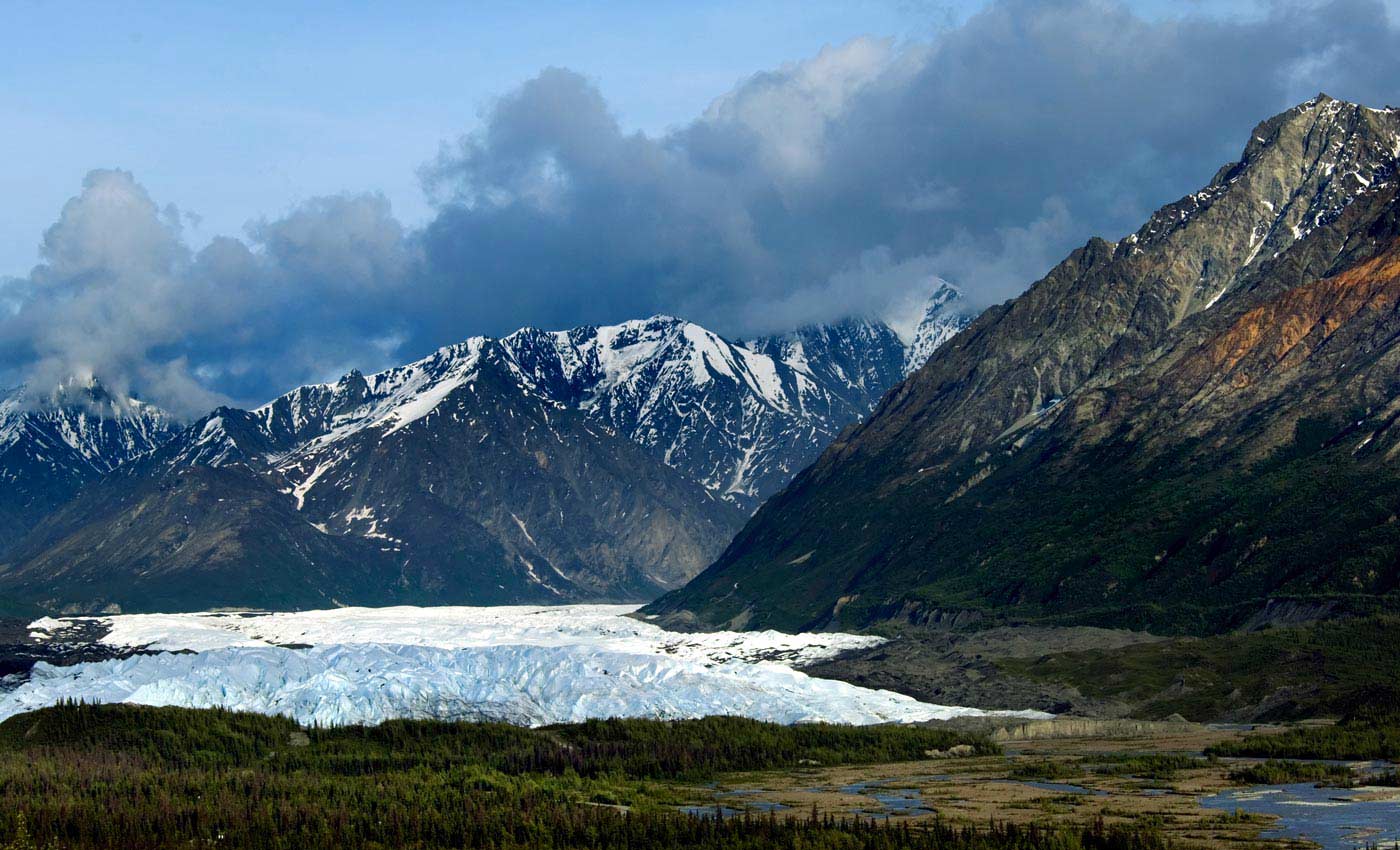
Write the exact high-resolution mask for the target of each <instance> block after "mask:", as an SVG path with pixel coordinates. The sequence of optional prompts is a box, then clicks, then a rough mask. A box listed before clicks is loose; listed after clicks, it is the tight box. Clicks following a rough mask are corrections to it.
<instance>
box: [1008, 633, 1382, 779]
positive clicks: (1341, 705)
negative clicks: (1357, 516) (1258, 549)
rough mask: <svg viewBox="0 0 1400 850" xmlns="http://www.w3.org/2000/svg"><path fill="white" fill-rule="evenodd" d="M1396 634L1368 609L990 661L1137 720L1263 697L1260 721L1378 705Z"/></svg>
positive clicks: (1196, 716)
mask: <svg viewBox="0 0 1400 850" xmlns="http://www.w3.org/2000/svg"><path fill="white" fill-rule="evenodd" d="M1397 641H1400V617H1396V616H1393V615H1378V616H1373V617H1359V618H1353V619H1344V620H1336V621H1332V622H1323V623H1316V624H1312V625H1307V626H1298V627H1292V628H1273V629H1265V630H1263V631H1259V632H1249V633H1238V634H1228V635H1220V636H1217V637H1210V638H1179V639H1175V640H1169V641H1160V642H1154V643H1143V644H1135V645H1133V646H1128V647H1123V648H1121V649H1103V650H1087V651H1082V652H1062V653H1056V654H1053V655H1048V656H1044V657H1041V658H1007V659H1001V660H999V661H998V662H997V664H998V666H999V667H1001V669H1002V670H1004V671H1006V672H1008V673H1012V674H1015V675H1020V676H1026V677H1029V678H1032V679H1039V680H1041V681H1051V682H1061V683H1064V684H1067V685H1072V686H1074V687H1076V688H1078V689H1079V690H1080V691H1081V692H1082V693H1084V694H1085V695H1087V696H1091V697H1096V698H1102V699H1113V700H1119V701H1122V702H1126V703H1129V704H1133V705H1135V706H1137V709H1136V711H1135V714H1137V715H1138V716H1141V717H1147V718H1154V719H1155V718H1162V717H1166V716H1168V715H1170V714H1173V713H1176V714H1181V715H1182V716H1184V717H1186V718H1187V719H1190V720H1199V721H1207V720H1215V719H1217V718H1220V717H1224V716H1229V715H1230V714H1231V713H1232V712H1233V711H1237V710H1240V709H1244V708H1248V707H1250V706H1256V705H1260V704H1267V705H1268V708H1267V710H1266V711H1265V712H1264V715H1263V716H1264V718H1266V719H1279V720H1287V719H1296V718H1302V717H1316V716H1321V715H1328V714H1331V715H1341V714H1347V713H1349V712H1351V711H1353V710H1355V709H1356V708H1357V707H1359V706H1363V705H1367V704H1375V703H1378V702H1380V703H1382V704H1383V701H1384V699H1385V695H1387V694H1393V689H1394V688H1395V683H1396V682H1400V655H1398V654H1396V653H1391V652H1383V651H1379V649H1378V648H1379V647H1386V646H1393V645H1395V643H1396V642H1397ZM1278 694H1286V695H1287V697H1286V698H1278V697H1276V695H1278ZM1264 755H1268V754H1264Z"/></svg>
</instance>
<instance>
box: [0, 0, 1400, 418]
mask: <svg viewBox="0 0 1400 850" xmlns="http://www.w3.org/2000/svg"><path fill="white" fill-rule="evenodd" d="M1397 85H1400V38H1397V32H1396V30H1395V29H1394V28H1393V27H1392V26H1391V25H1390V22H1389V21H1388V20H1387V18H1386V14H1385V11H1384V9H1383V7H1382V6H1381V5H1379V4H1378V3H1374V2H1363V1H1362V0H1338V1H1337V2H1329V3H1317V4H1279V5H1275V6H1271V7H1267V8H1266V9H1265V10H1263V11H1262V12H1261V13H1260V14H1258V15H1253V16H1250V17H1246V18H1239V19H1222V18H1206V17H1187V18H1183V19H1178V20H1173V21H1145V20H1143V19H1141V18H1139V17H1138V16H1136V15H1135V14H1133V13H1132V12H1131V11H1130V10H1129V9H1128V8H1126V7H1125V6H1123V5H1120V4H1116V3H1107V2H1090V1H1088V0H1079V1H1078V2H1070V0H1066V2H1049V3H1047V2H1022V0H1007V2H999V3H995V4H993V5H991V6H990V7H988V8H987V9H986V10H984V11H983V12H981V13H979V14H977V15H975V16H973V17H972V18H970V19H969V20H968V21H967V22H966V23H964V24H962V25H961V26H957V27H953V28H947V29H944V30H942V31H940V33H939V35H938V36H937V37H936V38H935V39H934V40H932V41H930V42H924V43H906V44H897V43H894V42H889V41H880V40H875V39H857V40H854V41H852V42H849V43H847V44H845V45H842V46H839V47H832V48H828V49H826V50H823V51H822V52H821V53H820V54H818V55H817V56H815V57H812V58H810V59H807V60H806V61H803V62H799V63H794V64H792V65H789V66H785V67H782V68H778V69H776V70H771V71H766V72H763V73H759V74H755V75H754V76H753V77H751V78H749V79H747V80H744V81H743V82H741V83H740V84H739V85H737V86H736V87H735V88H734V89H733V90H732V91H730V92H729V93H727V94H725V95H723V96H722V97H720V98H718V99H717V100H716V101H715V102H714V103H713V104H712V105H711V106H710V107H709V108H708V109H707V110H706V112H705V114H703V115H701V116H699V117H698V118H697V119H696V120H695V121H693V122H692V123H690V124H689V125H686V126H683V127H679V128H676V129H674V130H672V131H670V132H668V133H665V134H663V135H660V136H649V135H644V134H640V133H634V132H629V131H627V130H626V129H625V128H623V127H621V126H620V125H619V123H618V121H617V120H616V119H615V118H614V116H613V114H612V112H611V110H610V109H609V107H608V104H607V103H606V101H605V99H604V98H603V96H602V94H601V93H600V92H599V90H598V89H597V87H596V86H595V85H594V84H593V83H591V82H590V81H589V80H588V79H587V78H586V77H584V76H582V75H580V74H577V73H575V72H572V71H569V70H564V69H549V70H546V71H544V72H542V73H541V74H540V75H539V76H537V77H535V78H534V79H532V80H529V81H527V82H526V83H524V84H523V85H522V86H520V87H519V88H518V89H516V90H515V91H513V92H510V93H509V94H507V95H505V96H504V97H502V98H501V99H500V100H499V101H497V102H496V103H494V104H493V105H492V106H491V107H490V108H489V109H488V110H486V111H485V113H484V114H483V115H482V121H481V124H480V127H479V129H478V130H476V131H474V132H473V133H471V134H469V135H467V136H465V137H464V138H462V139H460V140H459V141H457V142H456V143H454V144H452V145H449V146H447V147H445V148H444V150H443V153H442V154H441V156H440V157H439V158H438V159H437V160H436V161H435V162H433V163H431V164H430V165H429V166H427V167H426V168H425V170H424V177H425V183H426V185H427V186H428V188H429V190H430V192H431V194H432V196H433V197H434V198H435V200H436V201H437V203H438V208H437V209H438V211H437V215H436V216H435V218H434V219H433V220H432V221H431V222H430V223H429V224H428V225H427V226H426V227H425V228H423V229H422V230H421V231H418V232H413V233H405V232H404V231H403V229H402V228H401V227H400V225H399V224H398V222H396V221H395V220H394V219H393V217H392V216H391V215H390V212H389V209H388V205H387V203H386V202H385V201H384V200H383V199H382V198H381V197H379V196H375V195H363V196H346V197H336V198H328V199H318V200H315V201H312V202H309V203H308V204H306V205H304V206H303V207H301V208H299V209H297V210H294V211H293V212H291V213H290V214H288V215H287V216H285V217H283V218H281V219H278V220H275V221H265V222H258V223H255V224H253V225H251V226H250V227H249V230H248V233H247V234H246V236H245V238H243V239H241V240H235V239H220V240H215V242H213V243H212V244H210V245H209V246H208V247H207V248H205V249H204V250H202V251H199V252H197V253H193V252H191V251H189V250H188V249H187V248H186V247H185V243H184V241H183V240H182V238H181V233H180V221H181V215H180V213H179V212H178V211H176V210H173V209H170V208H166V209H162V208H160V207H158V205H157V204H156V203H155V202H154V201H152V200H151V199H150V198H149V197H147V195H146V193H145V192H144V190H142V189H141V187H140V186H139V185H138V184H137V183H136V182H135V181H134V180H133V179H132V178H131V176H130V175H127V174H124V173H122V172H94V173H93V175H90V176H89V178H88V181H87V184H86V185H85V188H84V191H83V193H82V194H81V195H80V196H79V197H77V198H75V199H74V200H73V201H72V202H70V203H69V205H68V206H67V207H65V209H64V211H63V214H62V217H61V218H60V220H59V222H58V223H57V224H55V225H54V227H53V228H52V229H50V231H49V232H48V233H47V234H46V236H45V240H44V248H43V257H44V264H43V265H41V266H39V267H38V268H36V269H35V271H34V272H33V273H32V274H31V275H30V276H29V277H27V278H25V279H22V280H17V281H10V282H8V283H7V284H4V285H3V286H0V363H4V364H7V365H8V366H10V367H11V368H12V369H13V370H14V371H16V372H17V373H18V375H19V376H20V377H29V378H31V379H33V380H36V381H38V380H41V379H43V380H49V379H53V378H55V377H56V376H62V375H64V374H74V373H76V374H83V373H84V372H93V373H97V374H98V375H99V376H100V377H103V378H105V379H106V380H108V381H110V382H112V383H115V384H117V385H119V386H121V387H129V388H131V389H134V390H138V391H140V392H142V393H144V394H145V395H147V396H150V397H153V398H155V399H156V400H157V401H161V402H163V403H166V404H173V405H175V406H177V407H179V408H181V409H183V410H187V411H192V410H197V409H199V408H200V407H202V406H207V405H208V404H210V403H212V401H214V400H215V399H217V398H223V397H232V398H235V399H238V400H249V399H252V400H256V399H262V398H265V397H267V396H270V395H271V394H273V393H275V392H277V391H280V390H282V389H285V388H286V387H287V386H289V385H290V384H293V383H296V382H299V381H305V380H308V379H312V378H317V377H323V376H326V375H330V374H333V373H335V372H336V371H338V370H340V369H343V368H348V367H350V366H352V365H353V366H360V367H362V368H364V367H372V366H376V365H380V364H382V363H384V362H387V361H388V360H391V359H395V358H402V357H407V356H411V355H419V354H422V353H425V352H426V351H427V350H429V349H430V348H431V347H433V346H435V345H441V344H445V343H448V342H452V341H456V340H458V339H460V338H462V337H464V336H466V335H468V334H473V333H502V332H506V331H509V330H511V329H513V328H515V327H517V326H520V325H524V324H536V325H542V326H552V327H565V326H571V325H576V324H580V323H588V322H604V321H614V320H619V319H623V318H628V317H633V316H641V315H646V314H649V313H653V312H662V311H664V312H671V313H676V314H680V315H684V316H687V317H689V318H692V319H694V320H696V321H699V322H702V323H705V324H708V325H711V326H713V327H715V328H716V329H718V330H721V331H723V332H726V333H729V334H731V335H742V334H748V333H756V332H762V331H768V330H775V329H780V328H785V327H789V326H791V325H794V324H797V323H800V322H807V321H821V320H825V319H831V318H836V317H840V316H842V315H848V314H851V313H864V312H877V313H880V312H883V313H890V312H892V311H897V310H898V309H900V308H902V307H903V306H904V304H905V302H907V301H908V300H909V295H910V293H911V292H918V291H920V290H921V288H922V287H925V286H927V285H928V281H929V280H930V279H931V278H932V277H933V276H935V275H939V276H942V277H945V278H948V279H950V280H952V281H954V282H956V283H959V284H961V285H963V286H964V288H965V289H967V290H968V292H969V293H970V294H971V295H972V297H973V298H974V299H975V300H977V301H978V302H981V303H991V302H993V301H997V300H1001V299H1004V298H1007V297H1009V296H1011V295H1014V294H1015V293H1016V292H1018V291H1020V290H1021V289H1022V288H1024V287H1025V286H1026V285H1027V284H1029V283H1030V282H1031V281H1033V280H1034V279H1035V278H1037V277H1039V276H1040V275H1041V274H1043V273H1044V272H1045V271H1046V270H1047V269H1048V268H1049V267H1050V266H1051V265H1052V264H1053V263H1054V262H1055V261H1057V260H1058V259H1059V258H1060V257H1062V256H1063V255H1064V254H1065V253H1066V252H1067V251H1068V250H1069V249H1071V248H1072V247H1074V246H1075V245H1078V244H1081V243H1082V242H1083V241H1085V240H1086V239H1087V238H1088V237H1089V236H1091V235H1103V236H1106V237H1108V238H1118V237H1120V236H1122V235H1123V234H1124V233H1126V232H1128V231H1129V230H1131V229H1132V228H1133V227H1135V226H1136V225H1137V224H1138V223H1140V222H1141V221H1142V220H1143V218H1145V216H1146V215H1147V214H1148V213H1149V212H1150V211H1151V210H1152V209H1153V208H1155V207H1156V206H1158V205H1160V204H1162V203H1165V202H1168V201H1171V200H1174V199H1175V198H1176V197H1178V196H1180V195H1182V194H1184V193H1186V192H1189V191H1192V190H1194V189H1195V188H1197V187H1199V186H1200V185H1202V184H1204V183H1205V182H1206V181H1207V180H1208V179H1209V178H1210V176H1211V175H1212V173H1213V172H1214V171H1215V169H1216V168H1218V167H1219V166H1220V165H1221V164H1223V163H1224V162H1226V161H1228V160H1231V159H1233V158H1234V157H1235V156H1237V155H1238V152H1239V150H1240V149H1241V148H1242V147H1243V143H1244V142H1245V140H1246V138H1247V134H1248V131H1249V129H1250V127H1252V126H1253V124H1255V123H1256V122H1258V121H1260V120H1262V119H1264V118H1266V117H1268V116H1270V115H1272V114H1274V113H1277V112H1279V111H1281V110H1282V109H1284V108H1286V107H1287V106H1289V105H1292V104H1293V103H1296V102H1298V101H1300V100H1303V99H1306V98H1307V97H1309V96H1311V95H1312V94H1314V93H1316V92H1317V91H1318V90H1325V91H1327V92H1328V93H1329V94H1332V95H1334V96H1337V97H1342V98H1345V99H1349V100H1357V101H1361V102H1366V103H1369V104H1372V105H1381V104H1383V103H1385V102H1386V101H1388V100H1396V99H1397V98H1396V97H1395V89H1396V87H1397ZM3 378H4V376H3V375H0V381H3Z"/></svg>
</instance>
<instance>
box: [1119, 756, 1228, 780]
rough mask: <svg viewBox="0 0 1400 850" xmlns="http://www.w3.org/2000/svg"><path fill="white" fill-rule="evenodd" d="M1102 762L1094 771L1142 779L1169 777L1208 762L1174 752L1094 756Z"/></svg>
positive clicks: (1202, 765)
mask: <svg viewBox="0 0 1400 850" xmlns="http://www.w3.org/2000/svg"><path fill="white" fill-rule="evenodd" d="M1095 760H1096V761H1099V762H1102V763H1101V764H1099V765H1097V766H1095V767H1094V772H1095V773H1100V774H1105V775H1109V776H1137V777H1140V778H1142V779H1171V778H1172V777H1174V776H1176V774H1177V772H1178V771H1182V770H1195V769H1197V768H1201V767H1205V766H1206V765H1207V764H1209V762H1207V761H1206V760H1205V759H1203V758H1198V757H1196V756H1188V755H1181V754H1175V753H1114V754H1112V755H1108V756H1102V757H1095Z"/></svg>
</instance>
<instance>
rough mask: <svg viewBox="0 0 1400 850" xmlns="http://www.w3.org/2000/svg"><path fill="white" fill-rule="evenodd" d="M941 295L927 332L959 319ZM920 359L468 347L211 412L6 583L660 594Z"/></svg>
mask: <svg viewBox="0 0 1400 850" xmlns="http://www.w3.org/2000/svg"><path fill="white" fill-rule="evenodd" d="M949 292H950V290H943V291H940V295H939V298H938V300H937V303H936V304H933V305H931V307H930V312H929V316H931V317H933V318H932V320H930V321H926V322H925V323H924V324H925V326H926V327H925V329H924V330H923V331H921V333H924V334H925V335H926V336H927V335H929V334H937V333H942V332H943V331H942V330H941V329H942V327H943V323H949V322H959V321H965V320H966V319H965V315H964V312H962V311H964V309H965V308H963V307H962V305H961V303H960V302H959V301H958V299H957V298H956V297H952V298H950V297H949V296H948V293H949ZM916 339H923V337H918V338H916ZM922 344H924V345H928V344H929V343H928V341H927V339H924V342H923V343H922ZM908 348H909V346H908V345H907V344H906V342H905V341H904V340H902V339H900V338H899V337H898V336H897V335H896V334H895V333H894V332H893V331H891V330H890V329H889V328H888V327H887V326H885V325H884V324H882V323H878V322H870V321H849V322H844V323H840V324H836V325H830V326H823V327H819V328H807V329H803V330H800V331H797V332H795V333H792V334H788V335H785V336H782V337H778V338H773V339H768V340H761V341H758V342H754V343H750V344H748V345H740V344H736V343H733V342H729V341H727V340H724V339H723V338H721V337H719V336H717V335H715V334H713V333H711V332H709V331H707V330H705V329H703V328H701V327H699V326H698V325H695V324H692V323H689V322H685V321H682V320H680V319H675V318H671V317H667V316H657V317H653V318H651V319H647V320H641V321H633V322H625V323H623V324H620V325H615V326H606V327H585V328H577V329H574V330H571V331H560V332H546V331H540V330H536V329H524V330H521V331H518V332H516V333H514V334H511V335H509V336H507V337H504V338H502V339H491V338H474V339H471V340H468V341H467V342H465V343H462V344H459V345H455V346H449V347H447V348H444V349H441V350H440V351H438V352H436V353H435V354H433V355H432V356H430V357H428V358H425V359H424V360H421V361H418V362H416V363H412V364H408V365H406V366H402V367H398V368H394V369H390V370H388V371H385V372H382V373H378V374H375V375H368V376H366V375H363V374H360V373H358V372H352V373H350V374H348V375H346V376H344V377H343V378H341V379H340V380H339V381H337V382H334V383H329V384H320V385H312V386H306V387H300V388H298V389H296V390H294V391H292V392H290V393H287V394H286V395H284V396H281V397H280V398H278V399H275V400H274V401H272V402H271V403H269V404H267V405H264V406H263V407H261V408H258V409H256V410H251V411H245V410H234V409H228V408H224V409H220V410H217V411H214V412H213V413H211V414H210V415H208V416H206V417H204V418H203V419H201V420H200V421H199V422H196V423H194V424H193V425H192V426H190V427H189V428H187V429H185V430H183V431H182V432H181V433H180V434H179V435H178V436H176V437H174V438H173V439H171V440H170V441H169V442H167V443H165V444H164V445H162V446H161V447H160V449H159V450H158V451H155V452H154V453H152V454H149V455H147V456H144V457H141V458H139V459H137V460H136V461H134V462H130V463H127V464H125V465H123V466H121V467H119V468H118V469H117V470H116V471H115V472H113V473H112V474H110V475H108V476H107V477H106V478H104V479H103V480H101V481H99V482H96V483H93V484H91V485H90V486H88V487H87V488H86V489H85V490H84V491H83V492H82V493H81V495H79V496H78V497H77V498H76V499H74V500H73V501H71V502H70V503H68V504H66V505H64V506H63V507H62V508H61V509H58V510H56V511H53V512H52V513H51V515H49V516H48V517H47V519H46V520H45V521H44V522H42V523H40V524H38V526H37V527H36V528H35V529H34V531H33V532H32V533H30V534H28V535H27V536H26V537H25V538H24V539H23V541H22V542H20V543H18V544H16V545H15V546H14V547H13V551H12V552H11V553H10V554H9V556H8V557H7V558H6V559H5V561H6V562H7V563H3V564H0V567H3V569H0V593H8V594H13V595H15V596H18V597H20V598H24V599H32V600H37V601H39V602H41V603H42V604H45V605H47V606H50V607H53V608H57V609H61V610H103V609H106V608H109V607H112V608H116V609H121V610H128V611H129V610H176V609H185V608H191V607H195V608H199V607H211V606H235V605H236V606H255V607H311V606H319V607H324V606H327V605H335V604H352V603H361V604H383V603H384V602H386V601H405V602H408V601H412V602H442V601H469V602H478V603H501V602H512V601H574V600H596V599H642V598H649V597H653V596H655V595H656V594H657V593H659V592H662V591H664V590H667V589H671V588H674V587H677V586H679V585H680V584H682V583H683V582H684V581H685V580H686V579H688V578H690V577H691V576H693V575H694V574H695V573H696V572H698V571H699V570H700V569H701V568H703V567H704V566H705V565H706V564H707V563H709V562H710V561H711V560H713V558H714V557H715V555H717V554H718V552H719V550H720V548H721V547H722V546H723V545H724V543H725V542H726V541H727V540H728V539H729V538H730V537H731V536H732V535H733V533H734V531H736V530H737V529H738V527H739V526H740V524H741V523H742V521H743V517H744V515H745V514H746V513H747V512H749V511H751V510H752V509H753V508H754V507H755V506H756V505H757V504H758V502H759V500H761V499H762V498H763V497H764V496H766V495H768V494H769V493H771V492H773V491H774V490H776V489H778V488H779V487H781V486H782V485H783V484H785V483H786V482H787V481H788V480H789V479H790V478H791V476H792V474H793V473H794V472H795V471H796V470H797V469H800V468H801V467H802V466H804V465H805V464H807V463H809V462H810V461H811V460H812V459H813V458H815V457H816V455H817V454H818V453H819V452H820V450H821V448H822V447H823V446H824V445H825V444H826V443H827V442H829V441H830V440H831V438H832V437H834V435H835V434H836V433H838V432H839V431H840V429H841V428H843V427H846V426H847V425H849V424H850V423H852V422H854V421H856V420H858V419H859V418H860V417H861V416H863V415H864V414H865V413H866V412H868V410H869V409H870V408H871V407H872V406H873V405H874V403H875V402H876V401H877V400H878V398H879V396H880V395H881V394H882V393H883V392H884V391H885V389H887V388H888V387H889V386H890V385H891V384H893V383H894V382H895V381H897V380H898V379H899V377H900V376H901V375H902V374H903V371H902V370H903V367H904V364H905V363H906V362H907V359H908ZM147 448H149V446H148V447H147Z"/></svg>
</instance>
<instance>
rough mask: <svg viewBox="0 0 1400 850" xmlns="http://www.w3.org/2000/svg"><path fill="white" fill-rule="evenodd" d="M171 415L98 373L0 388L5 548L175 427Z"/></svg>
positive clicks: (0, 512)
mask: <svg viewBox="0 0 1400 850" xmlns="http://www.w3.org/2000/svg"><path fill="white" fill-rule="evenodd" d="M174 432H175V428H174V424H173V423H172V421H171V419H170V417H168V416H167V415H166V414H165V413H164V412H163V411H161V410H160V409H159V408H156V407H154V406H152V405H149V404H145V403H143V402H141V401H138V400H136V399H130V398H127V399H120V398H117V397H115V396H113V395H112V394H111V393H109V392H108V391H107V389H106V388H105V387H104V386H102V384H101V383H100V382H98V381H96V380H91V379H89V380H86V381H72V382H69V383H65V384H64V385H62V386H59V387H57V388H55V389H54V390H53V391H52V392H50V393H48V394H47V395H44V396H41V397H37V398H36V397H35V396H34V395H33V394H32V393H30V392H28V391H26V389H25V388H24V387H20V388H18V389H15V390H11V391H10V392H8V393H3V394H0V552H3V551H4V550H5V549H6V548H8V546H9V545H10V544H12V543H14V542H15V541H16V540H17V539H18V538H19V536H20V535H21V533H22V532H23V531H24V530H26V529H28V528H29V527H30V526H32V525H33V524H34V523H35V522H36V521H38V519H39V518H41V517H43V516H44V515H45V514H47V513H48V512H50V511H52V510H53V509H54V508H55V507H57V506H58V505H60V504H62V503H63V502H65V501H67V500H68V499H69V498H71V497H72V495H73V494H74V493H75V492H77V490H78V488H79V487H81V486H83V485H84V484H86V483H87V482H89V481H93V480H95V479H97V478H100V477H101V476H103V475H105V474H107V473H108V472H111V471H112V470H113V469H115V468H116V467H117V466H118V465H120V464H122V463H124V462H126V461H128V460H130V459H132V458H134V457H137V456H138V455H141V454H144V453H146V452H149V451H151V450H152V449H154V448H155V447H156V446H158V445H160V444H161V443H164V442H165V441H166V440H167V439H169V438H170V436H171V435H172V434H174Z"/></svg>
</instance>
